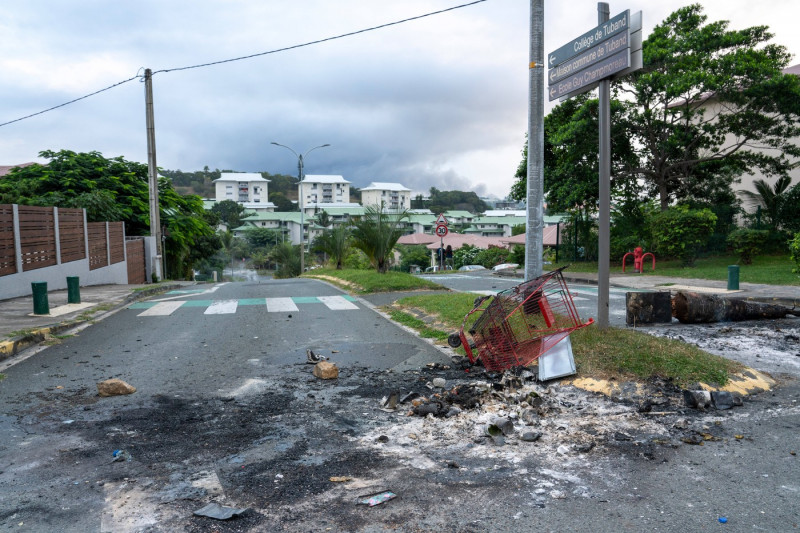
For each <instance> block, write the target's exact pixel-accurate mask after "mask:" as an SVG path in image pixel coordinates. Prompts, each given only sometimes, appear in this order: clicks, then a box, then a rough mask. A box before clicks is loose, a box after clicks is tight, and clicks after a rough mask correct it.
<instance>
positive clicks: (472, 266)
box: [458, 265, 486, 271]
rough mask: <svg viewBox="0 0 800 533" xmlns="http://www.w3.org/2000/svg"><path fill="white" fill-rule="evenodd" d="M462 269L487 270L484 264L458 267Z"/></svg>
mask: <svg viewBox="0 0 800 533" xmlns="http://www.w3.org/2000/svg"><path fill="white" fill-rule="evenodd" d="M458 269H459V270H461V271H470V270H486V267H485V266H483V265H464V266H462V267H459V268H458Z"/></svg>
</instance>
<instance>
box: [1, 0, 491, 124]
mask: <svg viewBox="0 0 800 533" xmlns="http://www.w3.org/2000/svg"><path fill="white" fill-rule="evenodd" d="M486 1H487V0H474V1H473V2H469V3H466V4H460V5H457V6H453V7H448V8H446V9H440V10H439V11H432V12H430V13H425V14H424V15H417V16H416V17H409V18H405V19H402V20H396V21H394V22H388V23H386V24H380V25H378V26H372V27H370V28H365V29H362V30H357V31H351V32H349V33H343V34H341V35H335V36H333V37H326V38H324V39H317V40H316V41H309V42H306V43H301V44H295V45H292V46H286V47H283V48H276V49H274V50H269V51H266V52H259V53H256V54H250V55H247V56H241V57H234V58H232V59H223V60H220V61H212V62H210V63H201V64H199V65H191V66H187V67H175V68H169V69H162V70H156V71H154V72H153V75H155V74H160V73H162V72H163V73H167V72H176V71H179V70H190V69H195V68H202V67H211V66H214V65H221V64H223V63H232V62H234V61H242V60H245V59H252V58H254V57H260V56H265V55H270V54H277V53H279V52H286V51H288V50H295V49H297V48H304V47H306V46H312V45H315V44H320V43H324V42H328V41H334V40H336V39H343V38H345V37H352V36H354V35H359V34H361V33H367V32H370V31H375V30H381V29H383V28H388V27H390V26H396V25H398V24H403V23H405V22H411V21H413V20H419V19H423V18H426V17H432V16H434V15H440V14H442V13H447V12H448V11H455V10H456V9H462V8H465V7H470V6H474V5H475V4H480V3H482V2H486ZM139 70H140V71H141V69H139ZM137 78H142V75H141V74H139V73H137V74H136V76H133V77H132V78H128V79H127V80H123V81H121V82H118V83H115V84H114V85H109V86H108V87H106V88H104V89H100V90H99V91H95V92H93V93H89V94H87V95H85V96H81V97H80V98H75V99H74V100H70V101H69V102H64V103H63V104H59V105H57V106H53V107H50V108H48V109H44V110H42V111H38V112H36V113H31V114H30V115H25V116H24V117H20V118H16V119H14V120H9V121H8V122H3V123H0V127H3V126H7V125H9V124H13V123H15V122H19V121H21V120H25V119H29V118H31V117H35V116H37V115H41V114H44V113H47V112H49V111H53V110H55V109H58V108H61V107H64V106H67V105H69V104H74V103H75V102H78V101H80V100H84V99H86V98H89V97H90V96H94V95H96V94H100V93H102V92H105V91H108V90H110V89H113V88H115V87H119V86H120V85H123V84H125V83H128V82H129V81H133V80H135V79H137Z"/></svg>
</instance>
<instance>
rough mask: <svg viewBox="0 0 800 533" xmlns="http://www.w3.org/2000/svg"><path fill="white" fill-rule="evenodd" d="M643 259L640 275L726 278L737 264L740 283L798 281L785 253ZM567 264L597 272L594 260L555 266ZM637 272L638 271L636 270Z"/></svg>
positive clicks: (617, 265) (618, 266)
mask: <svg viewBox="0 0 800 533" xmlns="http://www.w3.org/2000/svg"><path fill="white" fill-rule="evenodd" d="M649 259H650V258H649V257H648V261H645V264H644V273H643V275H645V276H647V275H655V276H667V277H675V278H696V279H711V280H718V281H726V280H727V279H728V266H729V265H739V281H740V282H741V283H764V284H768V285H800V275H798V274H794V273H792V267H793V266H794V264H793V262H792V261H791V260H790V259H789V256H788V255H762V256H758V257H755V258H753V264H752V265H741V264H739V257H738V256H735V255H723V256H715V257H707V258H702V259H698V260H697V261H695V264H694V266H693V267H683V266H681V264H680V261H678V260H672V261H659V260H658V257H656V269H655V271H653V270H652V266H653V263H652V261H650V260H649ZM566 264H569V265H570V267H569V268H568V269H567V270H566V272H568V273H569V272H597V262H579V261H578V262H574V263H561V264H559V265H557V266H559V267H560V266H564V265H566ZM609 270H610V273H611V275H617V274H622V261H621V259H620V260H619V261H616V262H614V263H613V264H612V265H611V266H610V269H609ZM625 270H626V274H627V273H632V272H633V261H632V259H631V258H628V261H627V262H626V267H625ZM637 275H638V274H637Z"/></svg>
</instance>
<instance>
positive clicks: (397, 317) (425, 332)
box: [389, 310, 448, 341]
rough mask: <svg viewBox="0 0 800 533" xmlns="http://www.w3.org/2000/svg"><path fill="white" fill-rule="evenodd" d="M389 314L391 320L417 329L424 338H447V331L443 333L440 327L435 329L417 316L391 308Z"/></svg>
mask: <svg viewBox="0 0 800 533" xmlns="http://www.w3.org/2000/svg"><path fill="white" fill-rule="evenodd" d="M389 316H391V317H392V320H394V321H395V322H397V323H398V324H402V325H404V326H407V327H409V328H412V329H415V330H417V333H419V336H420V337H422V338H424V339H436V340H437V341H445V340H447V335H448V333H445V332H444V331H442V330H441V329H436V328H432V327H430V326H428V324H426V323H425V322H424V321H422V320H420V319H419V318H417V317H415V316H413V315H410V314H408V313H405V312H403V311H397V310H391V311H389Z"/></svg>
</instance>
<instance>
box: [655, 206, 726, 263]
mask: <svg viewBox="0 0 800 533" xmlns="http://www.w3.org/2000/svg"><path fill="white" fill-rule="evenodd" d="M716 223H717V216H716V215H715V214H714V213H713V212H711V210H710V209H707V208H706V209H689V207H688V206H685V205H679V206H675V207H670V208H669V209H667V210H666V211H662V212H660V213H658V214H657V215H655V216H654V217H653V226H652V231H653V239H654V240H655V246H656V251H657V252H658V253H659V254H661V255H666V256H668V257H677V258H679V259H680V260H681V262H682V263H683V264H684V265H685V266H692V265H693V264H694V260H695V259H696V258H697V250H698V248H700V247H701V246H703V245H704V244H706V242H708V238H709V237H710V236H711V233H712V232H713V231H714V227H715V225H716Z"/></svg>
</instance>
